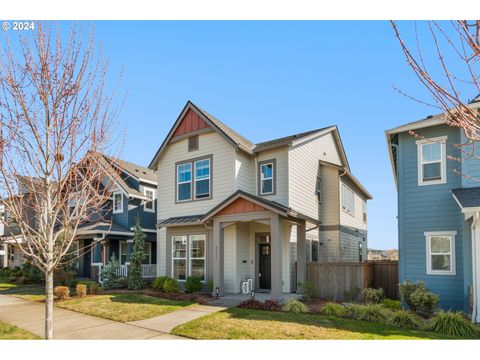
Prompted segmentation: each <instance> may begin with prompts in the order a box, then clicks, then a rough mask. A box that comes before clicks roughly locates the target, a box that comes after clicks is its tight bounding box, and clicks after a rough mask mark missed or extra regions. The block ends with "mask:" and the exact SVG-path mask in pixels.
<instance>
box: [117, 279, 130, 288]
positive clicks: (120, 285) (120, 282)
mask: <svg viewBox="0 0 480 360" xmlns="http://www.w3.org/2000/svg"><path fill="white" fill-rule="evenodd" d="M127 287H128V279H127V278H120V279H118V288H119V289H126V288H127Z"/></svg>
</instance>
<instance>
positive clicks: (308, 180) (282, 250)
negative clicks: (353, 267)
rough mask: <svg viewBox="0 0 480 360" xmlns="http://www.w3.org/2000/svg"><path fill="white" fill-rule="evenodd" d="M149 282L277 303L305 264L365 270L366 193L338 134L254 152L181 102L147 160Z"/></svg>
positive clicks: (255, 147) (321, 132) (313, 134)
mask: <svg viewBox="0 0 480 360" xmlns="http://www.w3.org/2000/svg"><path fill="white" fill-rule="evenodd" d="M150 168H151V169H153V170H155V171H156V172H157V176H158V189H157V194H158V213H157V226H158V232H157V260H158V261H157V273H158V275H167V276H171V277H174V278H175V279H177V280H179V281H185V280H186V279H187V278H188V277H189V276H198V277H200V278H201V279H202V281H204V283H205V287H206V288H207V285H208V284H209V285H210V286H213V291H214V292H215V291H216V290H217V289H218V292H219V294H220V295H222V294H224V293H240V292H242V291H243V292H247V291H249V290H255V291H264V292H270V293H271V294H272V295H275V296H280V295H281V294H282V293H290V292H295V291H296V290H297V283H298V282H303V281H304V280H305V271H306V262H307V261H365V260H366V250H367V216H366V213H367V210H366V209H367V207H366V201H367V200H369V199H371V195H370V194H369V193H368V191H367V190H366V189H365V188H364V187H363V186H362V185H361V184H360V183H359V182H358V180H356V179H355V177H354V176H353V175H352V173H351V172H350V167H349V164H348V161H347V158H346V155H345V151H344V149H343V146H342V142H341V139H340V135H339V132H338V129H337V127H336V126H330V127H325V128H320V129H317V130H313V131H308V132H304V133H301V134H296V135H292V136H287V137H283V138H280V139H275V140H270V141H266V142H263V143H258V144H254V143H252V142H250V141H249V140H247V139H246V138H244V137H243V136H241V135H240V134H238V133H237V132H235V131H234V130H232V129H231V128H229V127H228V126H226V125H225V124H224V123H222V122H221V121H219V120H218V119H216V118H215V117H213V116H212V115H210V114H209V113H207V112H206V111H204V110H202V109H200V108H199V107H198V106H196V105H195V104H193V103H191V102H187V104H186V105H185V107H184V109H183V110H182V111H181V113H180V115H179V117H178V118H177V120H176V121H175V122H174V124H173V126H172V128H171V130H170V132H169V133H168V135H167V137H166V138H165V140H164V141H163V143H162V145H161V146H160V148H159V150H158V151H157V153H156V154H155V156H154V158H153V160H152V162H151V164H150Z"/></svg>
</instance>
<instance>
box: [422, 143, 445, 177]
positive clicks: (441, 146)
mask: <svg viewBox="0 0 480 360" xmlns="http://www.w3.org/2000/svg"><path fill="white" fill-rule="evenodd" d="M446 140H447V137H446V136H444V137H438V138H431V139H422V140H419V141H417V152H418V185H435V184H444V183H446V182H447V169H446V158H447V156H446Z"/></svg>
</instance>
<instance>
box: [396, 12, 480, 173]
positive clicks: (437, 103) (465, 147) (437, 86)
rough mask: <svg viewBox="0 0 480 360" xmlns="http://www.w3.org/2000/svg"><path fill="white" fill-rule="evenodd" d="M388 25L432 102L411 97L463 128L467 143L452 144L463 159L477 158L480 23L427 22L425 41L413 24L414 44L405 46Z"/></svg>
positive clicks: (462, 21)
mask: <svg viewBox="0 0 480 360" xmlns="http://www.w3.org/2000/svg"><path fill="white" fill-rule="evenodd" d="M391 24H392V27H393V30H394V32H395V36H396V38H397V39H398V41H399V43H400V46H401V49H402V51H403V54H404V55H405V58H406V60H407V63H408V65H409V66H410V67H411V69H412V70H413V71H414V73H415V75H416V76H417V78H418V80H419V82H420V83H421V84H422V85H423V86H424V88H425V89H426V90H427V92H428V94H429V95H430V97H431V100H433V101H432V102H430V101H428V102H425V101H423V100H420V99H418V98H414V97H411V98H413V99H414V100H417V101H419V102H422V103H425V104H427V105H430V106H432V107H434V108H436V109H437V110H439V111H440V112H441V113H442V114H443V116H445V119H446V122H447V124H448V125H450V126H453V127H457V128H460V129H462V131H463V133H464V135H465V139H466V141H465V142H464V143H460V144H452V145H453V146H455V147H456V148H458V149H460V151H461V152H462V153H463V154H464V155H465V156H464V157H463V159H469V158H472V157H474V158H476V159H478V156H477V155H475V147H476V146H477V142H478V141H480V118H479V113H478V108H479V103H478V102H480V97H479V94H480V82H479V74H478V70H479V69H478V66H479V62H480V21H478V20H477V21H467V20H458V21H449V22H437V21H429V22H426V23H425V24H426V34H427V35H428V36H429V38H428V39H424V38H421V37H420V36H419V31H418V30H417V24H415V35H416V37H415V40H414V41H412V42H414V45H407V43H406V42H405V41H404V38H403V37H402V36H401V34H400V30H399V26H398V24H397V23H396V22H395V21H391ZM425 40H426V41H425ZM407 96H408V95H407ZM471 99H473V100H474V101H470V100H471ZM413 135H416V134H413ZM450 159H452V160H457V161H462V159H460V158H452V157H450ZM462 175H463V176H467V177H469V175H468V174H462Z"/></svg>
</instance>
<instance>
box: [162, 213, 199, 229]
mask: <svg viewBox="0 0 480 360" xmlns="http://www.w3.org/2000/svg"><path fill="white" fill-rule="evenodd" d="M203 216H204V215H187V216H174V217H171V218H168V219H165V220H162V221H159V222H158V224H157V226H158V227H163V226H175V225H196V224H200V223H201V219H202V217H203Z"/></svg>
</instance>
